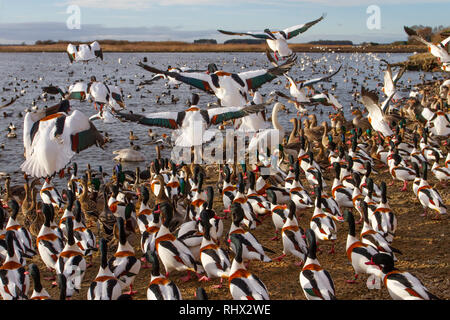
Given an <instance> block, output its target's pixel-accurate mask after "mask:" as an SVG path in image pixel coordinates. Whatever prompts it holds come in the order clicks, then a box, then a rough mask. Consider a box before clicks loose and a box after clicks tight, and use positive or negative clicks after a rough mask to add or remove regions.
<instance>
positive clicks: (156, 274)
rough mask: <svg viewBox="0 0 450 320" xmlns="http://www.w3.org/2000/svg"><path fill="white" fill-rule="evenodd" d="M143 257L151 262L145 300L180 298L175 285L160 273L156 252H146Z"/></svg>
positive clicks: (178, 290)
mask: <svg viewBox="0 0 450 320" xmlns="http://www.w3.org/2000/svg"><path fill="white" fill-rule="evenodd" d="M145 257H146V259H147V261H148V262H150V263H151V264H152V275H151V278H150V283H149V285H148V288H147V300H182V296H181V292H180V289H178V287H177V285H176V284H175V283H174V282H173V281H171V280H170V279H168V278H167V277H165V276H164V275H162V274H161V273H160V271H159V260H158V256H157V255H156V252H154V251H153V252H146V253H145Z"/></svg>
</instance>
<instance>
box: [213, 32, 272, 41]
mask: <svg viewBox="0 0 450 320" xmlns="http://www.w3.org/2000/svg"><path fill="white" fill-rule="evenodd" d="M217 31H219V32H220V33H223V34H226V35H229V36H250V37H253V38H257V39H264V40H270V39H272V37H271V36H270V35H269V34H267V33H264V32H250V31H249V32H233V31H225V30H217Z"/></svg>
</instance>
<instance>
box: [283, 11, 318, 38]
mask: <svg viewBox="0 0 450 320" xmlns="http://www.w3.org/2000/svg"><path fill="white" fill-rule="evenodd" d="M325 17H326V14H325V13H324V14H322V16H321V17H320V18H318V19H316V20H313V21H310V22H307V23H304V24H299V25H295V26H293V27H289V28H286V29H284V30H283V32H284V34H285V38H286V39H291V38H293V37H295V36H297V35H299V34H300V33H303V32H305V31H307V30H308V29H309V28H311V27H312V26H313V25H315V24H316V23H318V22H320V21H322V20H323V19H324V18H325Z"/></svg>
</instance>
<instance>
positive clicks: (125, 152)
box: [113, 148, 145, 162]
mask: <svg viewBox="0 0 450 320" xmlns="http://www.w3.org/2000/svg"><path fill="white" fill-rule="evenodd" d="M113 154H116V155H117V156H115V157H114V160H116V161H120V162H141V161H145V157H144V155H143V154H142V153H141V152H139V151H137V150H133V149H131V148H127V149H120V150H115V151H113Z"/></svg>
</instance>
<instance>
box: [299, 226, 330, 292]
mask: <svg viewBox="0 0 450 320" xmlns="http://www.w3.org/2000/svg"><path fill="white" fill-rule="evenodd" d="M306 241H307V244H308V251H307V252H308V253H307V259H306V261H305V264H304V265H303V268H302V271H301V272H300V275H299V282H300V285H301V287H302V290H303V294H304V295H305V297H306V299H308V300H336V294H335V288H334V282H333V279H332V278H331V275H330V273H329V272H328V271H327V270H325V269H323V268H322V266H321V265H320V263H319V260H317V256H316V250H317V244H316V235H315V232H314V231H313V230H311V229H308V230H306Z"/></svg>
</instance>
